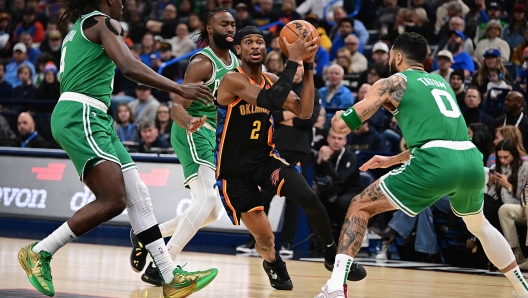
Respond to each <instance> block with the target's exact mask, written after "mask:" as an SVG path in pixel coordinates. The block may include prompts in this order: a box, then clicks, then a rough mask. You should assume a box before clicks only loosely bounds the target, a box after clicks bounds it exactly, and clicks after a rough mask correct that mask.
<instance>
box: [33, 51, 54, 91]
mask: <svg viewBox="0 0 528 298" xmlns="http://www.w3.org/2000/svg"><path fill="white" fill-rule="evenodd" d="M49 62H51V63H53V56H52V55H51V54H50V53H46V52H44V53H41V54H40V55H38V57H37V64H36V69H37V74H36V75H34V76H33V84H34V85H35V86H40V83H41V82H42V81H43V80H44V69H45V68H46V65H48V63H49Z"/></svg>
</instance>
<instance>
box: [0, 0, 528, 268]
mask: <svg viewBox="0 0 528 298" xmlns="http://www.w3.org/2000/svg"><path fill="white" fill-rule="evenodd" d="M329 2H330V1H329V0H319V1H318V0H304V1H303V0H297V1H296V0H282V1H280V0H206V1H197V0H154V1H150V0H127V1H124V10H123V18H122V20H121V26H122V28H123V30H124V40H125V43H126V45H127V46H128V47H129V49H130V50H131V51H132V53H133V54H134V56H135V57H136V58H137V59H139V60H141V61H142V62H143V63H145V64H146V65H148V66H149V67H151V68H152V69H154V70H156V71H158V70H159V69H160V67H162V65H163V63H165V62H168V61H171V60H174V59H175V58H179V57H180V60H178V61H177V62H176V63H169V64H168V65H167V66H166V67H164V69H163V71H162V72H161V73H162V75H163V76H165V77H167V78H170V79H171V80H174V81H181V80H182V79H183V76H184V74H185V69H186V66H187V64H188V61H189V56H188V55H187V54H188V53H190V52H192V51H194V50H196V49H200V48H204V47H206V46H207V45H206V44H204V43H203V42H198V43H197V38H198V34H199V33H200V32H201V31H203V30H204V21H203V19H202V16H203V15H204V13H205V12H207V11H208V10H210V9H212V8H214V7H218V6H220V7H223V8H225V9H227V10H228V11H230V12H231V13H232V15H233V16H234V18H235V20H236V25H237V30H240V29H242V28H244V27H245V26H249V25H256V26H266V25H270V24H272V26H268V28H266V29H265V33H266V39H267V45H268V54H267V57H266V58H265V63H264V67H265V69H266V70H267V71H269V72H271V73H274V74H277V75H280V73H281V72H282V70H283V69H284V65H285V63H286V59H287V58H286V57H285V56H284V55H283V54H282V53H281V51H280V48H279V38H278V34H279V32H280V29H281V27H282V25H273V23H274V22H277V21H279V22H282V23H283V24H285V23H287V22H289V21H292V20H297V19H304V20H306V21H308V22H310V23H312V24H313V25H314V26H315V27H316V28H317V31H318V33H319V36H320V44H321V46H320V47H319V49H318V51H317V53H316V60H315V69H316V72H315V75H314V83H315V87H316V88H317V90H318V92H316V98H315V99H314V101H316V106H317V109H315V110H314V115H313V117H312V119H311V120H310V121H308V122H302V121H296V120H294V119H295V117H294V116H293V115H290V114H288V113H289V112H286V111H283V112H280V113H279V114H277V115H275V114H274V117H277V119H278V120H280V121H277V119H276V126H275V127H276V130H277V133H278V134H281V131H283V130H284V129H285V127H288V129H289V128H295V129H298V130H299V131H298V133H302V134H307V136H306V142H308V143H307V146H308V147H307V148H309V149H311V153H310V154H313V160H312V161H311V162H309V164H311V166H310V167H311V168H312V169H313V173H314V174H313V176H314V177H312V178H307V179H308V180H309V179H311V180H313V181H310V180H309V182H311V183H312V184H313V185H314V186H315V188H316V189H317V192H318V195H319V196H320V197H321V199H322V200H323V201H324V204H325V206H326V207H327V210H328V212H329V213H330V215H331V218H332V220H333V222H334V224H335V226H336V227H340V223H341V222H342V221H343V218H344V211H346V206H348V203H349V202H350V200H351V199H352V197H353V196H354V195H355V194H357V193H359V192H361V191H362V189H363V188H364V186H365V182H369V181H372V179H376V178H378V177H379V176H380V175H381V174H383V173H382V172H378V171H373V172H369V173H366V174H363V173H362V174H361V175H360V173H359V170H358V169H357V168H358V166H359V165H361V164H362V163H363V162H365V161H366V160H367V159H368V158H370V156H372V154H374V153H378V154H387V155H389V154H395V153H398V152H400V151H401V150H405V148H406V147H405V141H404V140H403V139H402V137H401V131H400V129H399V126H398V123H397V122H396V121H395V118H394V117H393V116H392V114H390V113H389V112H388V111H387V110H385V109H384V108H381V109H380V110H379V111H378V112H377V113H376V114H375V115H374V116H373V117H372V118H371V119H369V121H367V122H365V123H364V124H363V125H362V126H361V127H360V128H359V129H357V130H356V131H354V132H353V133H351V134H350V135H348V136H346V137H343V136H339V135H336V134H335V133H333V132H332V131H331V129H330V121H331V118H332V116H333V114H334V112H335V111H337V110H343V109H347V108H348V107H350V106H351V105H353V104H354V103H355V102H358V101H361V100H363V98H364V97H365V94H366V93H367V92H368V90H369V88H370V86H371V85H372V84H374V83H375V82H376V81H377V80H379V79H382V78H386V77H388V76H389V75H390V71H389V51H390V47H391V44H392V43H393V42H394V40H395V38H396V37H397V36H398V35H400V34H402V33H404V32H417V33H419V34H422V35H423V36H424V37H425V38H426V39H427V40H428V42H429V50H430V51H429V53H428V57H427V59H426V60H425V61H424V66H425V70H426V71H427V72H430V73H434V74H438V75H440V76H442V77H443V78H444V80H445V81H446V83H447V84H449V85H450V86H451V88H452V89H453V91H454V92H455V95H456V102H457V104H458V106H459V108H460V109H461V112H462V115H463V117H464V119H465V120H466V123H467V124H468V126H469V128H468V130H469V134H470V135H471V136H472V138H473V142H474V143H475V144H476V145H477V147H478V148H479V149H480V150H481V152H482V153H483V155H484V159H483V164H485V166H486V167H488V168H489V169H490V170H489V172H490V173H491V174H489V175H487V178H489V179H487V190H486V207H485V212H486V215H487V216H489V217H490V218H491V221H492V222H493V223H494V225H495V226H496V227H497V228H501V227H502V230H503V232H504V233H505V235H508V237H507V238H508V241H509V242H510V244H511V246H512V249H513V250H514V251H516V256H517V257H518V262H520V264H523V262H524V254H523V253H522V247H519V246H520V245H519V240H518V238H516V237H515V235H516V234H517V232H516V231H513V232H512V230H513V229H515V224H517V225H518V224H526V216H525V215H524V214H525V210H526V208H525V206H526V205H525V202H524V201H523V200H524V199H525V197H524V191H523V190H524V187H525V185H526V180H527V179H526V177H525V176H526V175H527V173H526V168H527V165H526V161H523V160H525V159H526V155H527V153H526V151H525V149H524V148H528V110H527V109H526V98H527V96H526V85H527V80H528V65H527V63H528V23H527V13H528V11H527V7H528V1H522V0H516V1H514V0H511V1H510V0H502V1H500V0H499V1H488V0H412V1H407V0H358V1H348V0H347V1H337V2H332V3H331V4H329ZM409 4H410V5H409ZM64 10H65V9H64V7H63V3H62V2H61V1H60V0H47V1H44V0H0V59H1V63H0V112H1V113H0V145H6V146H15V147H31V148H57V147H58V146H57V145H56V144H55V142H54V141H53V138H52V136H51V133H50V129H49V117H50V113H51V112H52V110H53V106H54V104H55V103H56V102H57V100H58V99H59V96H60V82H59V81H60V61H61V45H62V42H63V39H64V37H65V36H66V34H67V32H68V30H69V29H71V28H72V26H73V24H72V22H71V20H65V21H64V22H63V23H61V26H58V19H59V18H60V17H61V16H62V14H63V13H64ZM353 12H354V13H353ZM186 55H187V56H186ZM181 57H183V58H181ZM299 92H300V91H299ZM111 101H112V105H111V106H110V109H109V113H110V114H111V115H112V116H113V117H114V119H115V130H116V133H117V135H118V137H119V138H120V139H121V141H123V143H124V144H125V146H127V148H128V149H129V150H130V151H136V152H170V151H171V145H170V130H171V127H172V120H171V117H170V108H171V98H170V94H168V93H166V92H161V91H159V90H154V89H152V88H150V87H148V86H145V85H138V84H136V83H134V82H132V81H130V80H129V79H127V78H126V77H124V76H123V74H122V73H121V72H120V70H119V69H116V70H115V80H114V86H113V94H112V98H111ZM451 108H452V109H455V108H456V107H451ZM307 128H308V129H307ZM290 132H291V130H290ZM286 139H287V138H286ZM494 140H495V141H494ZM303 142H305V140H304V138H303ZM279 147H280V144H279ZM286 148H288V147H287V146H286ZM305 149H306V148H303V149H302V150H300V151H299V152H302V153H303V154H305V153H307V152H308V151H310V150H308V151H307V150H305ZM486 171H487V172H488V170H486ZM445 202H446V200H445V199H442V200H440V201H439V202H438V204H437V205H435V206H433V207H431V208H430V209H428V210H427V211H426V213H425V214H424V215H423V216H421V217H418V218H416V219H410V218H406V215H405V214H403V213H396V214H395V216H394V217H393V218H392V220H391V221H390V222H389V224H388V225H379V226H375V227H374V229H375V230H376V229H377V231H378V233H379V234H381V235H384V236H387V241H386V242H385V247H384V249H383V250H382V252H381V253H382V256H381V258H383V257H385V258H386V257H387V255H388V245H389V243H390V242H391V241H392V240H391V239H392V238H394V236H396V235H400V236H402V237H404V238H408V237H410V235H411V232H412V231H413V228H414V229H415V230H416V231H418V232H417V233H419V234H417V235H416V250H417V251H421V252H423V253H424V254H427V255H432V254H433V255H434V254H437V253H439V252H438V249H437V248H438V245H436V242H432V240H431V239H432V238H435V237H434V236H431V235H435V234H434V233H435V231H434V227H433V222H432V216H430V214H432V213H433V210H435V209H437V211H438V210H440V213H444V214H448V213H450V212H451V211H450V210H449V209H448V208H445ZM506 205H515V207H513V206H508V207H504V206H506ZM415 226H416V227H415ZM403 227H404V228H403ZM409 227H410V228H409ZM505 230H506V231H505ZM527 238H528V237H527ZM473 239H474V238H473ZM291 240H292V239H288V241H290V242H291ZM289 244H291V243H289ZM475 245H478V243H475ZM521 261H522V262H521ZM525 265H526V266H525V267H526V269H528V263H526V264H525ZM522 268H524V267H522Z"/></svg>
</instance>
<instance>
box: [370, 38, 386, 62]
mask: <svg viewBox="0 0 528 298" xmlns="http://www.w3.org/2000/svg"><path fill="white" fill-rule="evenodd" d="M372 61H374V63H378V64H382V65H386V66H388V65H389V46H388V45H387V44H386V43H384V42H382V41H378V42H377V43H375V44H374V45H373V46H372Z"/></svg>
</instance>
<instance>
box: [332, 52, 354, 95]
mask: <svg viewBox="0 0 528 298" xmlns="http://www.w3.org/2000/svg"><path fill="white" fill-rule="evenodd" d="M334 63H335V64H337V65H339V66H341V67H343V70H344V71H345V75H347V74H351V73H352V72H353V69H352V55H351V54H350V51H349V50H347V49H346V48H341V49H339V50H338V51H337V56H336V60H335V61H334ZM347 86H348V85H347Z"/></svg>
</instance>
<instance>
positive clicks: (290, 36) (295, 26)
mask: <svg viewBox="0 0 528 298" xmlns="http://www.w3.org/2000/svg"><path fill="white" fill-rule="evenodd" d="M310 30H311V35H312V38H310V40H312V39H314V38H315V37H318V36H319V34H318V33H317V29H315V27H314V26H313V25H312V24H310V23H308V22H306V21H303V20H296V21H291V22H289V23H288V24H286V26H284V27H283V28H282V30H281V32H280V38H279V45H280V49H281V51H282V52H283V53H284V55H286V56H288V57H289V55H288V49H287V48H286V46H285V45H284V42H283V41H282V38H283V37H284V38H286V40H287V41H288V42H289V43H294V42H295V40H296V39H297V36H298V35H299V34H303V36H306V34H308V32H310ZM317 47H319V41H317ZM316 52H317V49H316V50H315V51H312V52H310V53H308V54H306V55H305V56H304V58H303V60H306V59H309V58H311V57H312V56H313V55H315V53H316Z"/></svg>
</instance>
